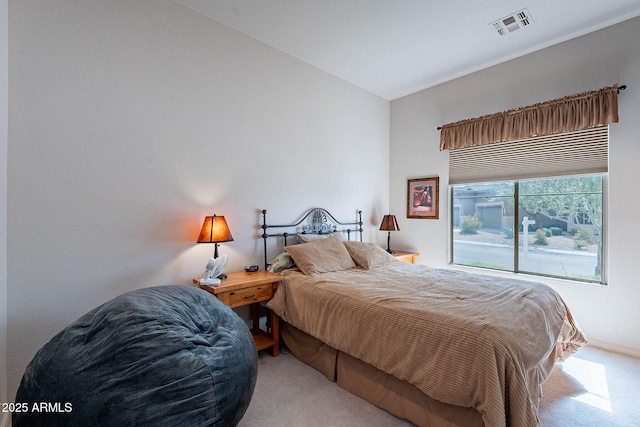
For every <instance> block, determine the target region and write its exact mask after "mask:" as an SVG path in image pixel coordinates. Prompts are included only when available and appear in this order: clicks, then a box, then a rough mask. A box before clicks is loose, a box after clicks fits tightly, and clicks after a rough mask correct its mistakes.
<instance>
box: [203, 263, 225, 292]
mask: <svg viewBox="0 0 640 427" xmlns="http://www.w3.org/2000/svg"><path fill="white" fill-rule="evenodd" d="M227 261H228V257H227V255H222V256H221V257H220V258H211V259H209V262H208V263H207V266H206V267H205V270H204V273H202V279H200V283H201V284H203V285H210V286H216V285H219V284H220V279H219V276H221V275H222V274H223V273H222V271H223V270H224V268H225V267H226V266H227Z"/></svg>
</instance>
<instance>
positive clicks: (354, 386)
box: [262, 209, 587, 427]
mask: <svg viewBox="0 0 640 427" xmlns="http://www.w3.org/2000/svg"><path fill="white" fill-rule="evenodd" d="M361 215H362V214H361V212H358V219H357V220H356V221H353V222H351V223H349V222H347V223H344V222H337V221H335V219H334V218H333V217H332V216H331V215H330V214H329V213H328V212H327V211H326V210H324V209H313V210H311V211H309V212H307V214H305V215H303V219H302V220H301V221H298V222H297V223H294V224H291V225H292V226H294V228H296V229H297V230H298V232H295V233H293V232H292V233H289V232H280V233H270V232H269V229H270V228H272V227H279V228H286V227H287V225H278V226H269V225H267V221H266V211H263V225H262V229H263V234H262V237H263V238H264V239H265V262H266V260H267V257H266V251H267V249H268V246H267V243H266V241H267V239H269V238H272V237H280V238H283V239H284V240H285V243H284V249H285V251H284V252H282V253H279V254H278V256H277V257H276V258H275V259H274V260H272V261H273V262H270V263H268V265H266V267H267V268H269V269H271V270H272V271H277V272H281V274H282V275H283V280H282V283H281V285H280V286H279V287H278V290H277V292H276V293H275V295H274V297H273V299H272V300H271V301H270V302H269V304H268V307H269V308H270V309H272V310H274V311H275V312H276V314H278V316H279V317H280V318H281V319H282V322H281V323H282V326H281V337H282V339H283V341H284V344H285V345H286V346H287V347H288V348H289V349H290V350H291V352H292V353H293V354H294V355H295V356H296V357H298V358H299V359H301V360H302V361H303V362H305V363H307V364H309V365H311V366H313V367H314V368H316V369H318V370H319V371H320V372H322V373H323V374H324V375H325V376H326V377H327V378H328V379H330V380H332V381H336V382H337V384H338V385H339V386H340V387H342V388H345V389H346V390H348V391H350V392H352V393H354V394H356V395H358V396H361V397H363V398H364V399H366V400H368V401H370V402H371V403H373V404H375V405H377V406H379V407H382V408H383V409H386V410H388V411H389V412H391V413H393V414H395V415H397V416H399V417H401V418H404V419H407V420H409V421H411V422H412V423H414V424H416V425H419V426H465V427H469V426H491V427H494V426H518V427H520V426H535V425H537V424H538V418H537V412H538V404H539V399H540V396H541V386H542V383H543V382H544V381H545V380H546V378H547V377H548V375H549V374H550V373H551V370H552V368H553V366H554V364H555V362H556V361H558V360H563V359H565V358H566V357H569V356H571V355H572V354H573V353H575V352H576V351H578V349H579V348H580V347H581V346H583V345H585V344H586V343H587V340H586V338H585V336H584V334H583V333H582V331H581V330H580V327H579V326H578V324H577V323H576V322H575V320H574V319H573V317H572V315H571V313H570V311H569V309H568V308H567V306H566V305H565V303H564V301H563V300H562V298H561V297H560V296H559V295H558V294H557V293H556V292H555V291H554V290H553V289H552V288H550V287H549V286H546V285H544V284H541V283H533V282H528V281H522V280H515V279H503V278H496V277H493V276H488V275H480V274H470V273H466V272H460V271H455V270H448V269H435V268H432V267H429V266H425V265H412V264H408V263H404V262H400V261H398V260H396V259H395V258H394V257H393V256H391V255H390V254H388V253H387V252H386V251H385V250H384V249H382V248H381V247H379V246H378V245H376V244H373V243H367V242H362V219H361V218H362V217H361ZM305 221H306V222H305ZM331 221H334V222H335V224H331ZM345 226H346V228H344V227H345ZM293 236H295V237H296V238H297V239H299V240H300V242H301V243H304V244H293V242H291V239H292V237H293ZM345 237H346V238H345ZM287 258H289V260H288V261H285V260H284V259H287Z"/></svg>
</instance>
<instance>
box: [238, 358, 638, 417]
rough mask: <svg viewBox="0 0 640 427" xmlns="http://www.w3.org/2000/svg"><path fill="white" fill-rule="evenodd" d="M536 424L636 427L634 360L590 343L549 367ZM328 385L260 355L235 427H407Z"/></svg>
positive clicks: (296, 366) (290, 363) (294, 363)
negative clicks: (255, 376)
mask: <svg viewBox="0 0 640 427" xmlns="http://www.w3.org/2000/svg"><path fill="white" fill-rule="evenodd" d="M539 418H540V426H541V427H555V426H562V427H573V426H581V427H590V426H594V427H601V426H606V427H618V426H619V427H632V426H634V427H640V359H636V358H632V357H627V356H623V355H620V354H616V353H613V352H609V351H605V350H601V349H598V348H595V347H592V346H587V347H585V348H583V349H581V350H580V351H579V352H578V353H577V354H576V355H574V356H573V357H571V358H570V359H568V360H567V361H565V362H564V363H561V364H557V365H556V366H555V368H554V370H553V372H552V374H551V376H550V377H549V379H548V380H547V382H546V383H545V384H544V385H543V398H542V402H541V405H540V413H539ZM411 425H412V424H411V423H409V422H407V421H404V420H401V419H398V418H396V417H395V416H393V415H391V414H389V413H388V412H386V411H384V410H382V409H379V408H377V407H375V406H373V405H371V404H369V403H368V402H366V401H364V400H363V399H360V398H359V397H357V396H355V395H353V394H351V393H349V392H347V391H345V390H343V389H341V388H340V387H338V386H337V385H336V384H335V383H332V382H330V381H328V380H327V379H326V378H325V377H324V376H323V375H322V374H320V373H319V372H317V371H316V370H314V369H313V368H310V367H308V366H307V365H305V364H303V363H302V362H300V361H299V360H297V359H296V358H295V357H294V356H293V355H291V354H289V353H288V351H287V350H286V348H285V349H284V351H283V352H282V354H281V355H280V356H279V357H275V358H274V357H271V355H270V354H269V353H268V352H266V351H263V352H261V353H260V357H259V367H258V381H257V384H256V389H255V391H254V396H253V400H252V402H251V405H250V406H249V409H248V410H247V412H246V413H245V415H244V417H243V418H242V420H241V421H240V424H239V427H256V426H279V427H316V426H317V427H320V426H322V427H327V426H329V427H343V426H344V427H354V426H367V427H408V426H411Z"/></svg>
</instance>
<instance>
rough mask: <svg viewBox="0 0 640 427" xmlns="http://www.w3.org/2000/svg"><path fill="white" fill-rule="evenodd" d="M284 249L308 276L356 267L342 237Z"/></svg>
mask: <svg viewBox="0 0 640 427" xmlns="http://www.w3.org/2000/svg"><path fill="white" fill-rule="evenodd" d="M284 249H285V250H286V251H287V252H289V254H290V255H291V258H293V261H294V262H295V263H296V266H297V267H298V268H299V269H300V271H302V273H304V274H306V275H307V276H317V275H318V274H322V273H328V272H330V271H338V270H347V269H349V268H353V267H355V266H356V265H355V263H354V262H353V259H351V256H350V255H349V252H347V248H345V246H344V244H343V243H342V241H341V240H340V237H339V236H336V235H332V236H329V237H327V238H326V239H320V240H316V241H313V242H310V243H302V244H299V245H293V246H285V248H284Z"/></svg>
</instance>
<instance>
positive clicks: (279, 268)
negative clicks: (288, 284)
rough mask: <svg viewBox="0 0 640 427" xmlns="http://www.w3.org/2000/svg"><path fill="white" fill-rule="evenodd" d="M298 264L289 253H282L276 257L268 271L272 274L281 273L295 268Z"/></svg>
mask: <svg viewBox="0 0 640 427" xmlns="http://www.w3.org/2000/svg"><path fill="white" fill-rule="evenodd" d="M295 266H296V264H295V263H294V262H293V259H291V255H289V253H288V252H282V253H281V254H280V255H278V256H277V257H275V259H274V260H273V261H271V264H269V268H267V271H269V272H271V273H281V272H283V271H284V270H287V269H289V268H293V267H295Z"/></svg>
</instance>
